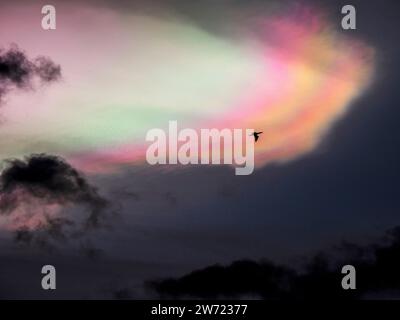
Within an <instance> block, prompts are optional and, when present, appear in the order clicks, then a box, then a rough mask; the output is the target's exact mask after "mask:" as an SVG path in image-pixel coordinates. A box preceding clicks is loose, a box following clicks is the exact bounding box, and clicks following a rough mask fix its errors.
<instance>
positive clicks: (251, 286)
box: [148, 227, 400, 299]
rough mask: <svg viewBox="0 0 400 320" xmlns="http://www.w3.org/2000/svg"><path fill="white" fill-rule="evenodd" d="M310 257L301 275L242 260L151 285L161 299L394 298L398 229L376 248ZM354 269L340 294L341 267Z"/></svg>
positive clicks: (398, 289) (344, 248) (398, 277)
mask: <svg viewBox="0 0 400 320" xmlns="http://www.w3.org/2000/svg"><path fill="white" fill-rule="evenodd" d="M332 252H333V251H329V253H319V254H317V255H315V256H313V257H312V258H311V259H310V260H309V262H308V263H307V264H306V266H305V268H303V270H302V271H298V270H294V269H292V268H290V267H287V266H282V265H277V264H274V263H272V262H268V261H261V262H257V261H251V260H242V261H236V262H233V263H232V264H231V265H229V266H221V265H214V266H210V267H207V268H205V269H201V270H197V271H193V272H191V273H189V274H187V275H185V276H183V277H181V278H178V279H172V278H171V279H165V280H161V281H152V282H149V283H148V286H149V287H151V288H153V289H154V290H155V291H156V292H157V293H158V294H159V295H160V296H161V297H175V298H176V297H199V298H221V297H242V296H248V295H251V296H254V295H255V296H258V297H261V298H263V299H326V298H334V299H359V298H379V297H383V296H384V295H385V294H386V293H388V292H389V293H390V294H391V296H392V297H394V296H396V295H397V296H400V273H399V272H398V270H400V227H396V228H394V229H392V230H390V231H389V232H388V233H387V234H386V235H385V237H384V238H383V239H382V240H381V241H379V242H378V243H377V244H373V245H368V246H358V245H353V244H345V245H341V246H340V247H339V248H338V249H337V250H336V253H338V252H339V253H340V257H339V256H337V257H334V256H333V254H332ZM346 264H350V265H353V266H354V267H355V268H356V271H357V276H356V279H357V290H343V289H342V288H341V280H342V277H343V276H344V275H343V274H341V269H342V266H344V265H346Z"/></svg>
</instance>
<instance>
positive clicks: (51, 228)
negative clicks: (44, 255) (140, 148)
mask: <svg viewBox="0 0 400 320" xmlns="http://www.w3.org/2000/svg"><path fill="white" fill-rule="evenodd" d="M32 199H34V200H38V201H39V202H32ZM24 204H27V205H29V206H30V208H31V210H33V211H34V213H33V214H34V215H35V214H37V215H40V218H41V220H42V221H41V224H40V226H38V227H36V228H35V229H34V230H31V229H32V226H29V223H28V220H26V221H27V222H26V223H25V225H24V223H23V221H24V219H26V217H25V216H24V215H23V214H21V213H20V212H18V209H19V208H21V206H22V205H24ZM54 204H55V205H59V206H62V207H64V206H67V205H81V206H83V207H85V208H87V211H88V213H85V217H84V218H82V219H75V217H72V216H68V217H65V216H58V215H57V216H52V215H49V214H46V212H44V213H43V210H42V209H41V206H43V205H44V206H45V205H54ZM35 206H36V207H37V208H35ZM32 207H33V208H32ZM107 209H109V203H108V201H107V200H106V199H104V198H103V197H102V196H100V195H99V193H98V191H97V189H96V188H95V187H93V186H92V185H90V184H89V182H88V181H87V180H86V178H85V177H84V176H83V175H82V174H81V173H79V172H78V171H77V170H76V169H74V168H73V167H72V166H71V165H69V164H68V163H67V162H66V161H65V160H64V159H62V158H60V157H57V156H53V155H47V154H33V155H31V156H28V157H25V158H24V159H22V160H21V159H12V160H6V161H5V166H4V169H3V171H2V172H1V175H0V214H3V215H11V214H13V213H14V212H16V213H15V214H16V216H17V218H16V219H18V220H19V222H21V221H22V226H19V227H18V230H17V231H16V233H15V240H16V241H17V242H19V243H26V244H29V243H31V242H32V241H33V240H34V241H35V243H36V244H39V245H41V246H43V247H45V246H46V245H47V242H48V240H54V241H57V242H62V241H65V240H67V239H68V238H69V237H70V236H71V235H73V236H77V237H78V236H81V235H83V234H84V233H85V232H86V231H88V230H90V229H95V228H97V227H100V226H104V225H105V222H106V217H107V215H108V213H107V212H106V211H107ZM28 217H29V218H30V216H28ZM71 230H72V231H73V232H71Z"/></svg>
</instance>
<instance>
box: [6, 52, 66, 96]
mask: <svg viewBox="0 0 400 320" xmlns="http://www.w3.org/2000/svg"><path fill="white" fill-rule="evenodd" d="M60 77H61V67H60V66H59V65H56V64H55V63H54V62H53V61H52V60H50V59H49V58H47V57H43V56H41V57H37V58H36V59H34V60H30V59H29V58H28V57H27V55H26V54H25V52H24V51H22V50H21V49H19V48H18V46H16V45H13V46H11V48H9V49H8V50H1V49H0V103H1V102H2V100H3V98H4V96H5V95H6V94H7V93H8V92H9V91H10V90H13V89H31V88H33V86H34V82H33V81H34V79H35V78H38V79H39V80H40V82H41V83H42V84H44V83H49V82H53V81H56V80H58V79H60Z"/></svg>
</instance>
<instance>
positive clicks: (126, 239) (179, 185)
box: [0, 0, 400, 298]
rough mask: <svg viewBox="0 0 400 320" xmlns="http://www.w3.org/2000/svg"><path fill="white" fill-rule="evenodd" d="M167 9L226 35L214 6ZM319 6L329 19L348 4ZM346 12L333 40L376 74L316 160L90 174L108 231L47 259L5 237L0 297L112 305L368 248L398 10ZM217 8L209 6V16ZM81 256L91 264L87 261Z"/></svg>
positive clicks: (383, 188) (392, 121) (388, 119)
mask: <svg viewBox="0 0 400 320" xmlns="http://www.w3.org/2000/svg"><path fill="white" fill-rule="evenodd" d="M245 2H246V4H244V3H245ZM250 2H252V3H253V5H262V1H232V3H235V5H237V6H245V5H249V4H248V3H250ZM305 2H306V3H307V1H305ZM171 3H172V5H173V6H174V8H175V9H177V10H180V11H181V12H183V13H184V14H187V15H188V16H189V17H190V18H191V19H193V21H196V23H198V24H199V25H203V26H204V27H205V28H209V29H212V30H213V31H214V32H224V30H221V29H220V28H219V26H218V24H217V23H215V24H214V22H215V19H214V18H210V19H211V20H210V21H208V20H207V19H206V17H207V16H208V15H210V13H209V12H210V7H212V6H213V5H212V4H211V1H204V2H201V3H202V4H193V5H188V4H183V3H182V2H178V1H176V2H171ZM191 3H192V2H191ZM260 3H261V4H260ZM317 3H318V5H322V6H323V7H326V8H328V11H329V12H332V16H333V17H334V16H335V15H336V16H337V17H338V19H340V8H341V6H342V4H347V2H343V1H323V2H317ZM321 3H322V4H321ZM351 4H353V5H354V6H355V7H356V9H357V30H356V31H340V32H351V33H354V35H355V36H356V37H361V38H363V39H365V40H366V41H367V42H368V43H369V44H371V45H373V46H374V47H375V48H376V52H377V66H376V70H377V72H376V76H375V79H374V82H373V83H372V85H371V87H370V88H369V89H368V90H367V91H366V92H365V94H363V95H362V96H361V97H360V98H358V99H357V100H356V101H355V103H354V105H353V106H352V108H351V110H350V111H349V112H348V113H347V114H346V115H345V117H343V118H342V119H341V120H340V121H338V122H337V123H336V124H335V126H334V128H333V129H332V130H331V131H330V133H329V135H328V137H327V138H326V139H325V140H324V142H323V143H322V145H321V146H320V147H319V148H318V149H317V150H316V151H315V152H313V153H310V154H308V155H306V156H303V157H302V158H299V159H297V160H295V161H292V162H290V163H287V164H281V165H269V166H267V167H265V168H263V169H259V170H257V171H256V172H255V173H254V174H253V175H250V176H243V177H241V176H235V175H234V174H233V172H232V168H228V167H192V168H187V169H183V170H164V169H162V168H160V169H155V170H154V168H141V167H135V168H131V169H126V170H125V171H123V173H121V174H119V175H115V176H97V177H92V178H91V181H92V182H93V184H94V185H96V186H98V187H99V188H100V191H101V192H102V193H103V194H104V195H105V196H107V197H111V198H112V199H113V201H114V202H116V203H118V205H119V206H121V208H120V211H121V213H120V215H119V216H118V217H116V218H115V223H114V224H113V226H112V227H111V229H107V230H100V231H98V232H97V233H94V234H93V235H91V236H90V237H88V239H87V240H85V241H86V244H87V247H85V245H82V243H77V242H76V241H71V242H68V243H61V244H60V245H58V247H57V248H56V249H55V250H54V251H52V252H50V253H49V252H47V251H43V250H41V249H40V248H35V247H33V248H32V247H25V246H21V245H17V244H15V243H13V242H12V240H11V239H9V238H8V237H5V236H4V239H1V241H0V266H1V267H0V268H1V272H0V298H2V297H6V298H21V297H22V298H34V297H35V298H36V297H38V298H54V297H55V298H96V297H100V298H113V297H115V294H116V292H118V291H121V290H124V289H125V288H129V295H130V297H132V298H135V297H142V296H147V294H149V293H148V292H145V291H143V290H142V283H143V281H145V280H149V279H153V278H158V277H168V276H179V275H182V274H184V273H186V272H189V271H191V270H194V269H198V268H202V267H205V266H207V265H209V264H214V263H230V262H231V261H233V260H235V259H242V258H250V259H259V258H269V259H272V260H274V261H279V262H289V261H290V262H293V261H298V259H299V258H300V257H303V256H307V255H310V254H312V253H314V252H316V251H317V250H323V251H329V250H330V248H331V247H332V246H333V245H335V244H339V243H341V242H342V241H352V242H356V243H369V242H373V241H375V239H376V238H377V237H380V236H381V235H382V234H383V233H384V232H385V231H386V230H388V229H390V228H392V227H394V226H397V225H400V188H399V181H400V170H399V163H400V135H399V131H398V130H399V126H398V123H399V119H400V109H399V106H400V97H399V89H398V86H399V83H400V76H399V70H400V62H399V60H398V57H399V56H400V52H399V49H400V45H399V43H398V29H399V20H398V15H399V12H400V5H399V3H398V2H397V1H384V2H383V1H376V0H373V1H351ZM113 6H121V7H125V6H128V7H129V6H130V5H127V4H124V3H123V2H121V3H120V4H115V3H114V4H113ZM219 6H220V8H219V9H220V11H218V7H219ZM198 8H201V10H198ZM222 8H223V5H222V4H220V5H218V6H217V9H216V8H214V9H213V10H212V11H213V14H212V16H214V17H215V16H218V15H220V14H222V11H223V10H221V9H222ZM132 10H133V9H132ZM335 12H336V13H335ZM209 22H210V23H209ZM338 26H339V23H338ZM88 248H94V249H96V250H98V251H99V255H98V256H94V257H93V256H91V255H90V254H88V250H89V249H88ZM47 263H49V264H54V265H55V266H56V268H57V270H58V278H59V282H58V289H57V290H56V292H44V291H43V290H41V289H40V268H41V266H42V265H43V264H47ZM77 278H79V281H78V282H77V281H74V280H76V279H77ZM150 295H151V293H150Z"/></svg>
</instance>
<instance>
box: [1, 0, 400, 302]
mask: <svg viewBox="0 0 400 320" xmlns="http://www.w3.org/2000/svg"><path fill="white" fill-rule="evenodd" d="M42 5H43V4H42V3H41V2H32V1H29V2H20V3H18V4H14V3H12V2H1V10H0V12H1V13H0V39H1V45H0V47H1V48H2V50H1V51H0V57H2V59H3V62H4V61H6V62H7V59H6V57H7V52H9V50H10V48H14V50H16V51H17V52H22V53H23V55H24V57H25V58H26V61H25V60H24V63H25V64H24V68H26V70H28V71H26V70H25V69H21V70H22V71H26V73H22V75H23V76H22V78H21V79H22V80H21V81H22V82H17V81H15V79H16V78H12V77H11V76H10V75H7V74H5V73H4V75H3V76H2V77H3V79H5V80H3V79H0V80H1V82H0V84H1V86H0V98H1V99H0V115H1V120H2V121H1V124H0V135H1V136H2V137H3V139H1V140H0V156H1V159H2V160H3V171H2V173H1V201H0V208H1V210H2V211H3V214H0V227H1V229H0V247H1V253H0V254H1V256H2V265H3V266H2V268H3V270H4V272H3V273H2V274H1V275H0V297H4V298H45V299H51V298H82V299H91V298H105V299H112V298H116V297H120V296H121V295H122V296H123V297H124V295H125V296H127V297H129V298H141V297H156V296H157V293H156V292H154V290H153V291H152V290H151V289H149V288H147V287H146V285H145V283H146V281H150V280H154V279H162V278H168V277H181V276H183V275H185V274H187V273H189V272H191V271H193V270H198V269H202V268H204V267H207V266H209V265H213V264H223V265H227V264H230V263H232V262H233V261H235V260H240V259H250V260H254V261H258V260H259V259H269V260H271V261H274V262H275V263H280V264H285V265H286V264H288V265H297V264H298V265H301V263H302V261H304V260H306V259H308V257H310V256H312V255H314V254H315V253H316V252H318V251H323V252H326V253H331V252H334V250H333V249H332V248H333V246H337V245H340V244H341V243H343V242H352V243H356V244H358V245H367V244H369V243H375V242H376V241H380V240H379V239H381V237H382V236H383V235H384V234H385V233H386V232H387V230H390V229H392V228H394V227H396V226H397V225H399V218H398V215H397V211H398V208H399V201H398V199H399V195H398V191H397V181H398V174H399V172H398V169H397V167H398V157H399V156H400V155H399V153H398V148H397V147H398V143H399V139H398V138H397V123H396V119H397V115H398V112H399V111H398V110H397V105H398V103H397V102H398V94H397V88H396V84H397V83H398V81H397V80H398V74H397V72H396V70H397V67H398V65H397V64H398V62H397V60H396V57H397V56H398V53H399V52H398V51H399V47H398V45H397V41H396V28H397V24H398V22H397V19H396V14H395V13H396V9H397V7H398V5H397V4H396V2H394V1H388V2H387V4H385V5H384V6H383V5H382V4H381V3H379V2H378V1H371V2H368V4H367V3H365V2H361V1H353V5H354V6H355V7H356V9H357V29H356V30H343V29H342V28H341V26H340V21H341V17H342V15H341V14H340V8H341V7H342V5H343V3H342V2H341V1H329V2H328V1H325V2H324V1H322V2H316V1H302V2H291V1H283V2H273V1H267V2H264V1H246V2H245V1H221V2H219V4H218V5H217V4H215V3H213V2H211V1H203V2H201V3H198V4H188V3H185V2H183V1H166V2H154V3H152V4H144V3H139V2H125V1H116V2H113V3H108V2H106V1H103V2H100V4H99V3H98V2H97V5H94V2H91V1H72V2H69V3H68V4H65V3H61V2H56V1H55V2H54V5H55V7H56V10H57V29H56V30H51V31H44V30H43V29H41V25H40V21H41V17H42V15H41V13H40V9H41V6H42ZM36 57H45V58H44V60H37V59H36ZM40 61H42V62H43V61H46V62H48V63H49V64H48V66H50V67H51V68H52V69H51V70H53V71H54V73H52V75H55V76H54V77H51V78H48V77H44V76H43V69H44V68H43V65H41V64H40ZM49 61H50V62H49ZM1 63H2V60H1V59H0V66H1ZM58 68H59V69H58ZM46 70H47V71H48V69H46ZM0 72H1V68H0ZM58 72H59V73H58ZM46 75H48V74H46ZM7 77H8V78H7ZM169 120H177V121H178V123H179V126H180V127H181V128H186V127H190V128H194V129H196V130H198V129H200V128H214V127H215V128H253V129H255V130H260V131H263V136H262V137H261V139H260V140H259V142H257V144H256V146H255V147H256V148H255V156H256V158H255V159H256V166H257V169H256V171H255V172H254V173H253V174H252V175H249V176H243V177H241V176H235V175H234V171H233V169H232V168H231V167H229V166H214V165H211V166H195V165H189V166H180V165H166V166H156V167H154V166H149V165H147V164H146V162H145V149H146V141H145V134H146V132H147V131H148V130H150V129H152V128H167V126H168V121H169ZM39 153H43V154H45V155H41V156H36V158H35V157H33V158H32V157H31V156H30V155H31V154H39ZM51 156H57V157H58V158H52V157H51ZM24 157H27V158H24ZM10 159H11V160H10ZM16 159H19V160H16ZM46 177H47V178H46ZM44 261H46V263H47V262H49V261H54V265H55V266H56V267H57V270H59V273H58V275H59V285H58V289H57V290H56V292H45V291H43V290H41V289H40V287H39V284H40V266H41V265H42V264H43V263H44ZM10 275H11V277H10ZM38 279H39V280H38ZM22 288H24V289H22Z"/></svg>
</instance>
